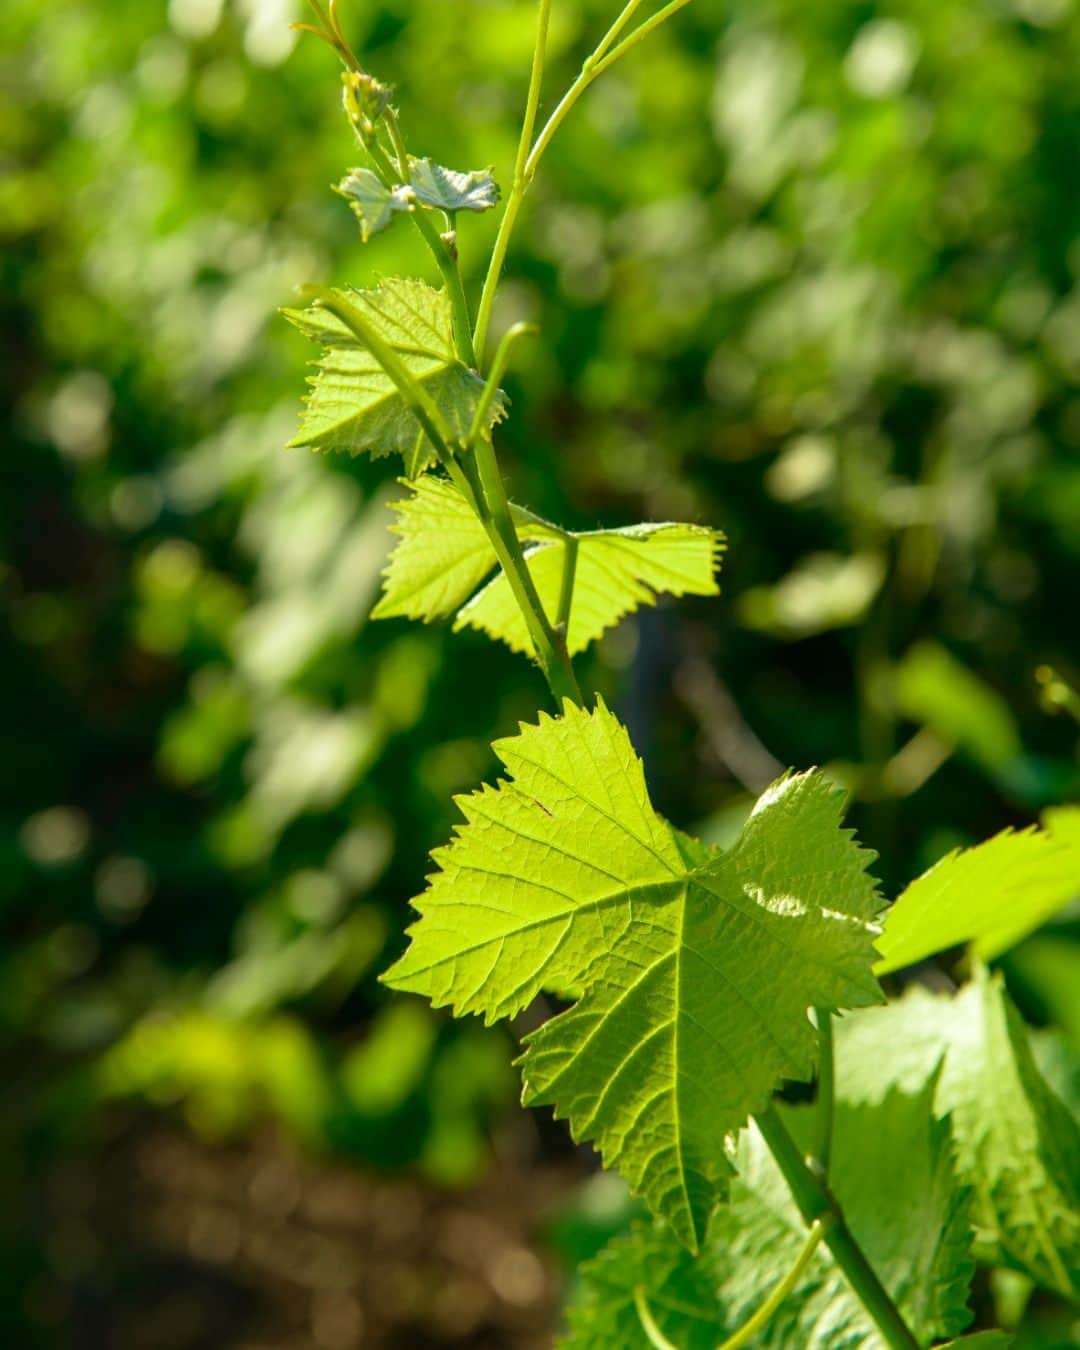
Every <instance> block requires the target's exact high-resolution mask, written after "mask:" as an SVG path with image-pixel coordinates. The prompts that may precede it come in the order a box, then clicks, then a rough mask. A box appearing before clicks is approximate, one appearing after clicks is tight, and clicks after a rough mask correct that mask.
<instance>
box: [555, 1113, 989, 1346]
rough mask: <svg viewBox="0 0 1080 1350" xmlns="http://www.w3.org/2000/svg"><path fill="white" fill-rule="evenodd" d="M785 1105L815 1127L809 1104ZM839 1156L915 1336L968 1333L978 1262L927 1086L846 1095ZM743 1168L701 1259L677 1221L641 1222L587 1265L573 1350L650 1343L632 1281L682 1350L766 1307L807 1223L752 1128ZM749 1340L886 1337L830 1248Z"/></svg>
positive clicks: (855, 1211)
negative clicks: (859, 1097)
mask: <svg viewBox="0 0 1080 1350" xmlns="http://www.w3.org/2000/svg"><path fill="white" fill-rule="evenodd" d="M789 1114H790V1115H791V1116H792V1118H793V1120H794V1121H795V1122H796V1123H797V1124H803V1125H805V1124H806V1123H807V1117H808V1114H809V1113H808V1112H807V1111H805V1110H801V1111H795V1112H791V1113H789ZM796 1132H797V1133H801V1132H803V1131H799V1130H797V1131H796ZM834 1157H835V1158H836V1160H837V1162H840V1160H842V1159H843V1160H846V1161H847V1164H848V1165H847V1167H846V1170H842V1171H841V1172H840V1173H839V1174H838V1175H837V1176H836V1177H835V1179H834V1181H833V1182H832V1185H833V1190H834V1192H835V1194H836V1195H837V1198H838V1199H839V1201H840V1204H841V1206H842V1207H843V1209H844V1212H845V1214H847V1215H848V1217H849V1222H850V1224H851V1227H852V1231H853V1232H854V1234H855V1236H856V1238H857V1240H858V1242H859V1245H860V1246H861V1247H862V1249H863V1251H864V1252H865V1253H866V1255H867V1256H868V1257H869V1259H870V1262H871V1264H872V1265H873V1267H874V1269H875V1270H876V1271H877V1272H878V1274H879V1276H880V1277H881V1279H882V1282H883V1283H884V1284H885V1287H886V1288H887V1289H888V1291H889V1293H890V1294H891V1295H892V1296H893V1298H894V1299H895V1301H896V1303H897V1305H898V1306H899V1308H900V1311H901V1313H902V1314H903V1316H904V1318H905V1320H906V1321H907V1323H908V1325H909V1326H910V1327H911V1329H912V1332H913V1333H914V1335H915V1337H916V1339H917V1340H918V1341H919V1343H920V1345H929V1344H930V1343H931V1341H934V1340H936V1339H938V1338H940V1337H942V1336H948V1335H952V1334H954V1333H955V1332H957V1331H959V1330H962V1329H963V1328H964V1327H965V1326H967V1325H968V1324H969V1323H970V1321H971V1314H970V1312H969V1311H968V1310H967V1307H966V1298H967V1289H968V1283H969V1281H970V1278H971V1274H972V1270H973V1262H972V1261H971V1259H970V1255H969V1247H970V1229H969V1228H968V1225H967V1222H966V1204H967V1199H966V1196H965V1193H964V1192H962V1191H958V1190H957V1189H956V1187H955V1185H954V1182H953V1176H952V1162H951V1144H950V1139H949V1127H948V1124H947V1123H946V1122H943V1121H935V1120H934V1119H933V1117H932V1116H931V1113H930V1093H929V1092H928V1091H923V1092H919V1093H916V1094H915V1095H914V1096H910V1097H909V1096H906V1095H904V1094H902V1093H899V1092H894V1093H892V1094H890V1096H889V1097H888V1098H887V1099H886V1100H885V1101H883V1102H882V1103H881V1104H879V1105H878V1106H876V1107H862V1108H855V1109H852V1110H849V1109H847V1108H845V1107H844V1106H843V1104H841V1105H840V1107H839V1109H838V1112H837V1118H836V1150H835V1153H834ZM736 1163H737V1166H738V1169H739V1175H738V1177H737V1178H736V1179H735V1180H734V1181H733V1182H732V1183H731V1197H730V1204H729V1205H728V1206H727V1207H726V1208H724V1209H721V1210H718V1211H717V1213H716V1215H715V1216H714V1218H713V1221H712V1224H711V1225H710V1228H709V1236H708V1240H707V1242H706V1244H705V1246H704V1248H703V1250H702V1253H701V1255H700V1256H699V1257H697V1258H696V1259H695V1258H693V1257H691V1256H690V1255H689V1254H688V1253H687V1251H686V1250H685V1248H683V1247H681V1246H680V1245H679V1243H678V1242H677V1241H676V1240H675V1237H674V1235H673V1234H672V1232H671V1230H670V1229H668V1228H665V1227H661V1226H659V1225H654V1226H648V1225H645V1224H639V1225H637V1226H635V1228H634V1229H632V1230H631V1232H630V1233H629V1234H628V1235H626V1236H624V1237H620V1238H617V1239H615V1240H614V1241H613V1242H611V1243H610V1244H609V1245H608V1247H607V1248H606V1249H605V1250H604V1251H603V1252H602V1253H601V1254H600V1256H599V1257H598V1258H597V1259H596V1260H595V1261H593V1262H591V1263H590V1264H589V1265H587V1266H586V1267H585V1269H584V1271H583V1272H582V1279H581V1282H580V1284H579V1287H578V1291H577V1293H576V1295H575V1297H574V1299H573V1300H572V1301H571V1304H570V1307H569V1310H568V1323H569V1328H570V1330H569V1335H568V1336H567V1338H566V1339H565V1341H564V1342H563V1347H564V1350H609V1348H610V1347H612V1346H619V1347H625V1350H636V1348H637V1347H642V1350H645V1347H647V1346H648V1344H649V1342H648V1340H647V1338H646V1336H645V1333H644V1331H643V1329H642V1326H641V1320H640V1316H639V1313H638V1308H637V1306H636V1304H635V1293H636V1291H637V1290H641V1291H642V1292H643V1294H644V1296H645V1299H646V1301H647V1304H648V1310H649V1312H650V1314H651V1316H652V1318H653V1320H654V1322H655V1323H656V1324H657V1326H658V1327H659V1329H660V1331H661V1332H662V1333H663V1334H664V1335H665V1336H666V1337H667V1338H668V1339H669V1340H670V1341H671V1342H672V1344H674V1345H677V1346H679V1347H680V1350H683V1347H685V1350H716V1347H717V1346H718V1345H720V1344H721V1343H722V1342H723V1341H725V1340H726V1338H727V1337H729V1336H731V1335H733V1334H734V1332H735V1331H737V1330H738V1329H739V1328H740V1327H741V1326H742V1325H743V1324H744V1323H745V1322H746V1321H747V1320H748V1319H749V1318H750V1317H751V1316H752V1315H753V1313H755V1312H756V1311H757V1310H758V1308H760V1307H761V1305H762V1304H763V1303H764V1301H765V1299H766V1298H767V1297H768V1296H769V1293H770V1292H771V1291H772V1289H773V1288H775V1287H776V1286H777V1285H778V1284H779V1283H780V1281H781V1280H782V1279H783V1278H784V1276H785V1275H786V1274H787V1273H788V1271H789V1270H791V1269H792V1268H793V1267H794V1265H795V1262H796V1260H797V1258H798V1256H799V1253H800V1251H801V1250H802V1247H803V1244H804V1242H805V1240H806V1227H805V1225H804V1223H803V1220H802V1218H801V1217H800V1215H799V1212H798V1210H797V1209H796V1208H795V1205H794V1203H793V1201H792V1199H791V1196H790V1193H789V1192H788V1190H787V1186H786V1184H785V1183H784V1180H783V1178H782V1177H781V1175H780V1172H779V1170H778V1169H777V1167H776V1164H775V1163H774V1162H773V1160H772V1158H771V1156H770V1155H769V1152H768V1149H767V1148H766V1147H765V1144H764V1142H763V1141H762V1139H761V1136H760V1135H759V1134H758V1133H757V1131H756V1130H755V1129H753V1128H751V1129H750V1130H749V1131H748V1132H747V1133H746V1134H745V1135H744V1136H743V1138H742V1140H741V1141H740V1144H739V1149H738V1152H737V1155H736ZM863 1187H866V1188H867V1189H866V1191H865V1192H864V1191H863V1190H862V1188H863ZM749 1345H750V1346H751V1347H753V1350H790V1347H792V1346H798V1347H799V1350H880V1347H881V1341H880V1338H879V1334H878V1332H877V1331H876V1329H875V1327H874V1324H873V1322H872V1321H871V1320H870V1318H869V1315H868V1314H867V1312H866V1310H865V1309H864V1308H863V1306H862V1305H861V1303H860V1302H859V1300H858V1299H857V1298H856V1297H855V1295H854V1294H853V1293H852V1292H851V1289H850V1287H849V1285H848V1283H847V1280H846V1278H845V1277H844V1275H843V1274H842V1272H841V1271H840V1269H839V1267H838V1266H837V1265H836V1263H835V1261H834V1260H833V1258H832V1256H831V1254H830V1253H829V1251H828V1250H827V1248H826V1247H824V1246H821V1247H819V1248H818V1250H817V1253H816V1254H815V1256H814V1258H813V1260H812V1261H811V1263H810V1265H809V1266H808V1267H807V1268H806V1270H805V1271H804V1272H803V1274H802V1276H801V1278H800V1280H799V1282H798V1284H797V1285H796V1287H795V1288H794V1289H793V1290H792V1292H791V1294H790V1295H789V1296H788V1297H787V1298H786V1299H785V1300H784V1301H783V1302H782V1303H781V1304H780V1306H779V1307H778V1308H777V1310H776V1312H775V1313H774V1314H773V1316H772V1317H771V1318H770V1319H769V1321H768V1322H767V1323H766V1324H765V1326H764V1327H763V1328H762V1329H761V1330H760V1331H759V1332H758V1333H757V1335H756V1336H754V1338H753V1339H752V1340H751V1341H750V1342H749Z"/></svg>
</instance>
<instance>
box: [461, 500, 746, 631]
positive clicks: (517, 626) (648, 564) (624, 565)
mask: <svg viewBox="0 0 1080 1350" xmlns="http://www.w3.org/2000/svg"><path fill="white" fill-rule="evenodd" d="M521 533H522V534H523V535H524V537H525V538H534V537H536V536H537V535H538V534H539V533H540V531H538V530H536V529H535V528H534V529H533V530H530V528H529V526H528V525H525V526H524V527H523V528H522V529H521ZM574 537H575V538H576V540H577V562H576V567H575V572H574V596H573V605H572V607H571V610H570V622H569V624H568V626H567V635H566V646H567V649H568V651H569V652H570V654H571V655H574V654H576V653H577V652H581V651H584V650H585V648H586V647H588V646H589V644H590V643H591V642H593V641H595V639H596V638H598V637H599V636H600V634H601V633H603V632H604V630H605V629H607V628H610V627H611V626H612V625H613V624H616V623H618V622H619V620H620V619H622V618H623V617H625V615H627V614H629V613H631V612H632V611H633V610H635V609H638V608H640V607H641V606H642V605H654V604H656V601H657V597H658V596H659V595H660V594H661V593H666V594H668V595H716V594H717V593H718V591H719V587H718V585H717V584H716V570H717V567H718V564H719V560H720V557H721V554H722V553H723V550H724V543H723V536H722V535H721V534H720V532H719V531H718V530H710V529H706V528H705V527H704V526H700V525H678V524H669V523H665V524H659V525H632V526H628V527H627V528H625V529H618V530H592V531H589V532H586V533H582V534H578V535H575V536H574ZM526 558H527V562H528V565H529V571H530V572H531V573H532V576H533V580H534V581H535V583H536V589H537V591H538V593H539V595H540V600H541V602H542V604H543V606H544V609H545V611H546V613H547V616H548V618H549V619H550V620H551V621H552V623H554V622H555V620H556V618H557V616H558V612H559V597H560V594H561V591H562V585H563V575H564V571H565V568H566V561H567V544H566V542H565V541H564V540H561V539H552V540H549V541H546V542H541V543H538V544H537V545H536V546H535V547H534V548H532V549H530V551H529V552H528V554H527V555H526ZM455 626H456V627H458V628H462V627H465V626H468V627H470V628H479V629H481V630H482V631H483V632H485V633H487V634H488V636H489V637H493V638H496V639H497V640H499V641H502V642H505V643H506V644H507V646H509V647H511V648H512V649H513V650H514V651H518V652H531V651H532V643H531V640H530V638H529V634H528V630H527V629H526V627H525V620H524V619H523V618H522V615H521V611H520V609H519V608H518V606H517V603H516V601H515V600H514V597H513V594H512V592H511V590H510V586H509V583H508V582H507V580H506V578H505V576H503V575H502V574H501V573H500V575H499V576H497V577H495V578H494V579H493V580H492V581H491V582H489V583H488V585H487V586H485V587H484V589H483V590H482V591H480V592H479V593H478V594H477V595H476V596H475V597H474V598H473V599H472V600H471V601H470V602H469V603H468V604H467V605H465V606H464V607H463V608H462V610H461V613H460V614H459V615H458V618H457V623H456V625H455Z"/></svg>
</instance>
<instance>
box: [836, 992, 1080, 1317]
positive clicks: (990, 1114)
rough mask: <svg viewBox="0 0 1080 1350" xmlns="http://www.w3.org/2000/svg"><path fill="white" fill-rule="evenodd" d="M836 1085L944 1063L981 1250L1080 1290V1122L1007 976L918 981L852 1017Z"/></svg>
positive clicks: (842, 1029)
mask: <svg viewBox="0 0 1080 1350" xmlns="http://www.w3.org/2000/svg"><path fill="white" fill-rule="evenodd" d="M836 1031H837V1091H838V1092H839V1093H840V1095H841V1096H842V1097H843V1098H845V1099H846V1100H848V1101H859V1100H863V1101H870V1102H875V1101H880V1100H881V1099H882V1098H883V1097H884V1096H885V1095H886V1094H887V1093H888V1092H889V1091H890V1090H891V1089H892V1088H893V1087H895V1086H898V1087H900V1088H901V1089H902V1090H904V1091H912V1090H914V1089H915V1088H917V1087H918V1086H919V1085H920V1084H923V1083H926V1082H927V1081H929V1080H931V1079H933V1078H934V1077H935V1075H937V1086H936V1089H935V1093H934V1109H935V1111H936V1112H937V1113H938V1114H939V1115H944V1114H946V1113H947V1114H948V1115H949V1116H950V1119H951V1122H952V1128H953V1135H954V1138H955V1140H956V1170H957V1175H958V1177H959V1178H960V1180H961V1182H963V1183H965V1184H967V1185H970V1186H971V1187H972V1188H973V1191H974V1207H973V1211H972V1214H973V1220H974V1224H975V1254H976V1256H977V1257H978V1258H979V1259H980V1260H983V1261H986V1262H987V1263H989V1264H993V1265H1008V1266H1011V1267H1012V1268H1013V1269H1015V1270H1020V1271H1023V1272H1024V1273H1025V1274H1027V1275H1029V1276H1030V1277H1031V1279H1032V1280H1034V1281H1035V1283H1036V1284H1039V1285H1041V1286H1042V1287H1044V1288H1047V1289H1052V1290H1055V1291H1056V1292H1057V1293H1059V1294H1063V1295H1064V1296H1066V1297H1068V1298H1073V1299H1076V1298H1080V1126H1078V1124H1077V1122H1076V1120H1074V1119H1073V1117H1072V1115H1071V1114H1070V1112H1069V1110H1068V1108H1067V1107H1066V1106H1065V1105H1064V1104H1063V1103H1062V1102H1061V1100H1060V1099H1059V1098H1058V1097H1057V1096H1055V1094H1054V1093H1053V1092H1052V1090H1051V1089H1050V1087H1049V1086H1048V1085H1047V1083H1046V1080H1045V1079H1044V1078H1043V1076H1042V1075H1041V1074H1040V1072H1039V1070H1038V1068H1037V1067H1036V1065H1035V1061H1034V1059H1033V1058H1032V1053H1031V1047H1030V1045H1029V1043H1028V1039H1027V1034H1026V1032H1025V1029H1024V1025H1023V1023H1022V1022H1021V1020H1020V1017H1019V1014H1018V1013H1017V1012H1016V1009H1015V1008H1014V1007H1013V1005H1012V1003H1011V1002H1010V1001H1009V999H1008V996H1007V995H1006V993H1005V991H1004V989H1003V987H1002V985H1001V981H1000V980H999V979H997V978H993V977H991V976H989V975H987V974H986V973H985V972H984V971H982V970H980V971H979V973H978V975H977V978H976V979H975V980H974V981H973V983H971V984H969V985H966V986H965V987H964V988H963V989H962V990H961V991H960V993H959V994H957V995H956V996H955V997H954V998H952V999H949V998H944V997H935V996H933V995H931V994H928V993H925V992H923V991H922V990H913V991H912V992H910V993H909V994H907V995H906V996H905V997H904V998H903V999H901V1000H900V1001H899V1002H898V1003H892V1004H889V1006H888V1007H887V1008H882V1009H874V1010H872V1011H870V1012H865V1013H860V1014H859V1015H858V1016H857V1017H851V1018H844V1019H843V1020H842V1021H840V1022H839V1024H838V1025H837V1028H836Z"/></svg>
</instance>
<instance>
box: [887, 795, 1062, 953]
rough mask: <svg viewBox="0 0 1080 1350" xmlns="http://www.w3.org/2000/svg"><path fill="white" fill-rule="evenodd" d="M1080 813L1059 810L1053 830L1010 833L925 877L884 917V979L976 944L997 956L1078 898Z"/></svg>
mask: <svg viewBox="0 0 1080 1350" xmlns="http://www.w3.org/2000/svg"><path fill="white" fill-rule="evenodd" d="M1077 822H1080V808H1073V809H1068V808H1064V807H1063V808H1061V809H1060V810H1059V811H1058V812H1056V813H1055V814H1054V816H1053V817H1052V818H1049V819H1048V821H1047V825H1048V826H1049V828H1044V829H1042V830H1037V829H1035V828H1034V826H1033V827H1031V828H1030V829H1027V830H1024V831H1022V832H1021V833H1019V834H1016V833H1014V832H1013V831H1012V830H1005V831H1003V832H1002V833H1001V834H998V835H995V836H994V838H993V839H988V840H986V842H985V843H982V844H977V845H975V847H974V848H968V849H963V850H959V849H957V850H954V851H953V852H952V853H950V854H948V855H947V856H946V857H944V858H942V860H941V861H940V862H939V863H937V864H935V866H933V867H932V868H930V870H929V871H928V872H924V873H923V875H922V876H921V877H918V878H917V879H916V880H915V881H913V882H912V883H911V885H910V886H908V888H907V889H906V890H905V891H904V892H903V894H902V895H901V896H900V897H899V899H897V901H896V903H895V904H893V905H892V906H891V907H890V908H889V911H888V913H887V914H886V915H885V924H884V931H883V932H882V935H881V938H880V939H879V941H878V950H879V951H880V952H881V955H882V959H881V961H880V962H879V963H878V966H877V971H878V974H880V975H883V974H886V973H888V972H889V971H893V970H899V969H901V968H902V967H903V966H910V965H914V963H915V962H916V961H921V960H922V959H923V958H924V957H927V956H932V955H933V954H934V953H935V952H940V951H945V950H946V949H947V948H949V947H956V946H959V945H960V944H961V943H967V942H970V943H972V945H973V946H974V949H975V952H976V954H977V955H978V956H981V957H983V958H984V959H986V960H989V959H991V958H992V957H995V956H999V955H1000V954H1001V953H1002V952H1004V951H1007V950H1008V949H1009V948H1010V947H1012V946H1014V945H1015V944H1016V943H1017V942H1019V941H1020V939H1021V938H1023V937H1026V936H1027V935H1028V934H1029V933H1031V932H1034V930H1035V929H1036V928H1038V927H1039V926H1040V925H1041V924H1043V923H1045V922H1046V920H1047V919H1049V918H1051V917H1052V916H1053V915H1054V914H1056V913H1057V911H1058V910H1060V909H1062V908H1063V907H1064V906H1065V905H1066V904H1067V903H1068V902H1069V901H1070V900H1072V899H1074V898H1075V897H1076V896H1077V895H1080V830H1078V829H1077Z"/></svg>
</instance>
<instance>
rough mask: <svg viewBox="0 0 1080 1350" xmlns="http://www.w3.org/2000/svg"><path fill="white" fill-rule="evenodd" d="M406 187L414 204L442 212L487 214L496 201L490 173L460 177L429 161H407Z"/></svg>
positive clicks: (481, 171) (496, 190) (496, 188)
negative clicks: (408, 188)
mask: <svg viewBox="0 0 1080 1350" xmlns="http://www.w3.org/2000/svg"><path fill="white" fill-rule="evenodd" d="M409 186H410V187H411V188H412V190H413V192H414V193H415V194H416V200H417V201H419V202H423V204H424V205H425V206H433V207H436V208H438V209H439V210H441V211H450V212H454V211H488V210H490V209H491V207H493V206H496V205H497V204H498V201H499V185H498V183H496V182H495V179H494V178H493V177H492V173H491V170H490V169H474V170H473V171H472V172H471V173H460V172H459V171H458V170H456V169H444V168H443V166H442V165H441V164H436V163H434V161H432V160H430V159H410V160H409Z"/></svg>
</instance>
